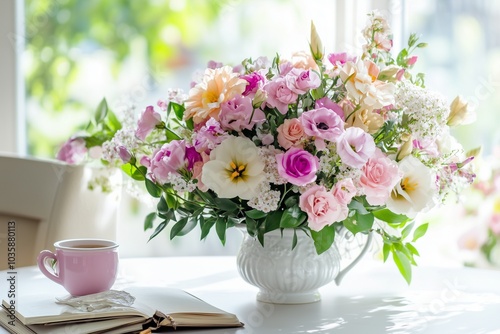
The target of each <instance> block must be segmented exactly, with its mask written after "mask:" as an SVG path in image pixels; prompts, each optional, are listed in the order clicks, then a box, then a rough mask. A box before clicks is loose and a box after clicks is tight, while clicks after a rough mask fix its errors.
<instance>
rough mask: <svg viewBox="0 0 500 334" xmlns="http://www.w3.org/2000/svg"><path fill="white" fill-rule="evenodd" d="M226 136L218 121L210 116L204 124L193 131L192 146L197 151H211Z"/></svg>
mask: <svg viewBox="0 0 500 334" xmlns="http://www.w3.org/2000/svg"><path fill="white" fill-rule="evenodd" d="M227 136H228V134H227V132H225V131H224V130H223V129H222V128H221V126H220V123H219V122H217V121H216V120H215V119H213V118H210V119H209V120H208V121H207V122H206V123H205V125H203V126H202V127H200V129H199V130H197V131H196V132H195V138H194V147H195V148H196V150H197V151H198V152H200V153H201V152H205V151H211V150H213V149H214V148H215V146H217V145H218V144H220V143H222V142H223V141H224V139H226V138H227Z"/></svg>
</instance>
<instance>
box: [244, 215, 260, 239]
mask: <svg viewBox="0 0 500 334" xmlns="http://www.w3.org/2000/svg"><path fill="white" fill-rule="evenodd" d="M245 225H246V227H247V232H248V234H250V235H251V236H252V237H254V236H255V235H256V234H257V222H256V221H255V220H254V219H252V218H250V217H247V218H246V219H245Z"/></svg>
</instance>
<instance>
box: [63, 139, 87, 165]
mask: <svg viewBox="0 0 500 334" xmlns="http://www.w3.org/2000/svg"><path fill="white" fill-rule="evenodd" d="M85 153H87V147H86V145H85V140H83V139H82V138H70V139H69V140H68V141H67V142H65V143H64V144H63V146H62V147H61V149H60V150H59V152H57V160H61V161H64V162H66V163H68V164H72V165H74V164H79V163H80V162H82V161H83V158H85Z"/></svg>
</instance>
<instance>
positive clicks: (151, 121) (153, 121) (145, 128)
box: [135, 106, 161, 140]
mask: <svg viewBox="0 0 500 334" xmlns="http://www.w3.org/2000/svg"><path fill="white" fill-rule="evenodd" d="M160 122H161V116H160V114H159V113H157V112H156V111H155V110H154V108H153V106H148V107H147V108H146V110H144V112H143V113H142V115H141V117H140V118H139V121H138V122H137V129H136V130H135V136H136V137H137V138H139V139H140V140H144V139H146V137H147V136H148V134H149V133H150V132H151V131H153V129H154V128H155V127H156V125H158V124H159V123H160Z"/></svg>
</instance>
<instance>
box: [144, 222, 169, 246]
mask: <svg viewBox="0 0 500 334" xmlns="http://www.w3.org/2000/svg"><path fill="white" fill-rule="evenodd" d="M167 224H168V221H166V220H164V221H162V222H161V223H160V224H159V225H158V226H157V227H156V229H155V231H154V232H153V234H151V236H150V237H149V239H148V241H150V240H151V239H153V238H154V237H156V236H157V235H158V234H159V233H160V232H161V231H163V230H164V229H165V227H167Z"/></svg>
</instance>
